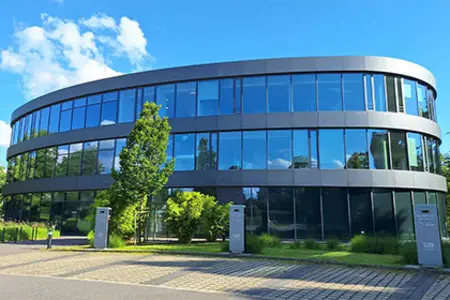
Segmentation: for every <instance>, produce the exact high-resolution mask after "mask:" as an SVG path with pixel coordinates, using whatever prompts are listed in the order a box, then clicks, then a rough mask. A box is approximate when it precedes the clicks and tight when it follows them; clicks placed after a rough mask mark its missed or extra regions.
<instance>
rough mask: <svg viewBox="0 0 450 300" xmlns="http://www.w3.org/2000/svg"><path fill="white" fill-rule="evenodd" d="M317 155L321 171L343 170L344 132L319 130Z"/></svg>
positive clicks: (339, 130)
mask: <svg viewBox="0 0 450 300" xmlns="http://www.w3.org/2000/svg"><path fill="white" fill-rule="evenodd" d="M319 154H320V161H319V163H320V168H321V169H343V168H344V167H345V154H344V130H343V129H320V130H319Z"/></svg>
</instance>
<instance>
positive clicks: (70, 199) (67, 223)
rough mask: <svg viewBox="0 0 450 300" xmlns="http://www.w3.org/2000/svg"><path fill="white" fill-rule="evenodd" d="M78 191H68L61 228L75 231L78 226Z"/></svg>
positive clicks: (70, 231)
mask: <svg viewBox="0 0 450 300" xmlns="http://www.w3.org/2000/svg"><path fill="white" fill-rule="evenodd" d="M77 208H78V192H67V193H66V201H64V205H63V221H62V226H61V230H62V231H64V232H66V233H75V232H76V226H77Z"/></svg>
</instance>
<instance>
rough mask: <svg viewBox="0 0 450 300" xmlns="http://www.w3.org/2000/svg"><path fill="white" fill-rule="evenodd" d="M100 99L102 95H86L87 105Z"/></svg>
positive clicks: (96, 102)
mask: <svg viewBox="0 0 450 300" xmlns="http://www.w3.org/2000/svg"><path fill="white" fill-rule="evenodd" d="M101 101H102V95H101V94H98V95H92V96H89V97H88V105H89V104H98V103H100V102H101Z"/></svg>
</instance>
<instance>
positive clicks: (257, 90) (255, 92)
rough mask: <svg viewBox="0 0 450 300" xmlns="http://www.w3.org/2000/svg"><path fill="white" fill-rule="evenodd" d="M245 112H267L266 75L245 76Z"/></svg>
mask: <svg viewBox="0 0 450 300" xmlns="http://www.w3.org/2000/svg"><path fill="white" fill-rule="evenodd" d="M243 81H244V83H243V84H244V98H243V106H244V114H256V113H264V112H266V77H245V78H244V80H243Z"/></svg>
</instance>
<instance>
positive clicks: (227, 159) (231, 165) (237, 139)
mask: <svg viewBox="0 0 450 300" xmlns="http://www.w3.org/2000/svg"><path fill="white" fill-rule="evenodd" d="M241 159H242V136H241V132H240V131H235V132H220V133H219V170H233V169H241Z"/></svg>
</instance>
